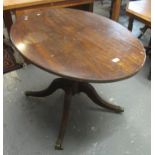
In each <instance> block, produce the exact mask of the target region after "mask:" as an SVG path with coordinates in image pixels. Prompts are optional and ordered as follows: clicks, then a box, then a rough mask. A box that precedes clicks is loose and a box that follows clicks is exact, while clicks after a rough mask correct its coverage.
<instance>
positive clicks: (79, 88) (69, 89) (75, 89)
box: [25, 78, 124, 150]
mask: <svg viewBox="0 0 155 155" xmlns="http://www.w3.org/2000/svg"><path fill="white" fill-rule="evenodd" d="M57 89H63V90H64V92H65V96H64V108H63V115H62V120H61V125H60V130H59V135H58V138H57V141H56V145H55V149H57V150H62V149H63V147H62V142H63V138H64V134H65V129H66V126H67V121H68V116H69V108H70V103H71V98H72V96H73V95H75V94H77V93H80V92H83V93H85V94H86V95H87V96H88V97H89V98H90V99H91V100H92V101H93V102H94V103H95V104H97V105H99V106H101V107H103V108H107V109H109V110H112V111H114V112H117V113H120V112H123V111H124V109H123V108H122V107H120V106H117V105H113V104H110V103H107V102H106V101H104V100H103V99H101V97H100V96H99V95H98V94H97V92H96V90H95V89H94V88H93V87H92V86H91V85H90V84H89V83H86V82H78V81H74V80H68V79H64V78H58V79H55V80H54V81H53V82H52V83H51V85H50V86H49V87H48V88H47V89H45V90H42V91H38V92H26V93H25V95H26V96H34V97H45V96H48V95H51V94H52V93H54V92H55V91H56V90H57Z"/></svg>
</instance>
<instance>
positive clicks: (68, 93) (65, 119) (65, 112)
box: [55, 89, 72, 150]
mask: <svg viewBox="0 0 155 155" xmlns="http://www.w3.org/2000/svg"><path fill="white" fill-rule="evenodd" d="M71 97H72V90H71V89H68V90H66V91H65V97H64V108H63V115H62V120H61V125H60V130H59V135H58V138H57V141H56V144H55V149H56V150H63V147H62V143H63V138H64V134H65V129H66V126H67V122H68V116H69V108H70V103H71Z"/></svg>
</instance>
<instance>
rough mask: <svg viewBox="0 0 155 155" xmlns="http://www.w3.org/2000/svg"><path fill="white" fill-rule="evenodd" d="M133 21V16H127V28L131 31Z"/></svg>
mask: <svg viewBox="0 0 155 155" xmlns="http://www.w3.org/2000/svg"><path fill="white" fill-rule="evenodd" d="M133 22H134V18H132V17H129V25H128V29H129V30H130V31H132V28H133Z"/></svg>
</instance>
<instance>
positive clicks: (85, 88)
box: [79, 83, 124, 113]
mask: <svg viewBox="0 0 155 155" xmlns="http://www.w3.org/2000/svg"><path fill="white" fill-rule="evenodd" d="M79 92H84V93H86V94H87V96H88V97H89V98H90V99H91V100H92V101H94V102H95V103H96V104H97V105H99V106H101V107H104V108H107V109H110V110H112V111H114V112H118V113H119V112H123V111H124V109H123V108H122V107H120V106H117V105H113V104H110V103H107V102H106V101H104V100H103V99H102V98H101V97H100V96H99V95H98V94H97V92H96V90H95V89H94V88H93V87H92V86H91V85H90V84H88V83H81V84H80V85H79Z"/></svg>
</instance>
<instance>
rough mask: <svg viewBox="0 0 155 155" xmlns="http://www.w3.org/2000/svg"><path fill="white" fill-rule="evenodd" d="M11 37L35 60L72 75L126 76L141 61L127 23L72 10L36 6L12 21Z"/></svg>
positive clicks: (138, 46) (91, 77)
mask: <svg viewBox="0 0 155 155" xmlns="http://www.w3.org/2000/svg"><path fill="white" fill-rule="evenodd" d="M43 23H44V24H43ZM60 27H61V28H60ZM92 36H93V37H92ZM11 40H12V42H13V44H14V45H15V47H16V48H17V49H18V50H19V52H20V53H21V54H22V55H23V56H24V57H26V58H27V59H28V60H29V61H31V62H32V63H33V64H35V65H37V66H38V67H40V68H43V69H44V70H46V71H48V72H51V73H55V74H57V75H60V76H63V77H66V78H69V79H74V80H82V81H87V82H112V81H117V80H121V79H125V78H129V77H131V76H132V75H134V74H135V73H137V72H138V71H139V70H140V68H141V67H142V66H143V64H144V61H145V52H144V47H143V45H142V44H141V42H140V41H139V40H138V39H137V38H135V37H134V36H132V34H131V33H130V32H128V30H126V28H124V27H123V26H121V25H119V24H117V23H116V22H113V21H111V20H109V19H107V18H104V17H101V16H99V15H96V14H93V13H89V12H84V11H78V10H73V9H49V10H48V9H46V10H45V9H39V10H37V11H35V12H33V13H31V14H25V16H21V18H18V19H17V21H16V24H14V25H13V26H12V29H11ZM60 40H61V41H60ZM127 47H128V48H127ZM115 61H116V62H115Z"/></svg>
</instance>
